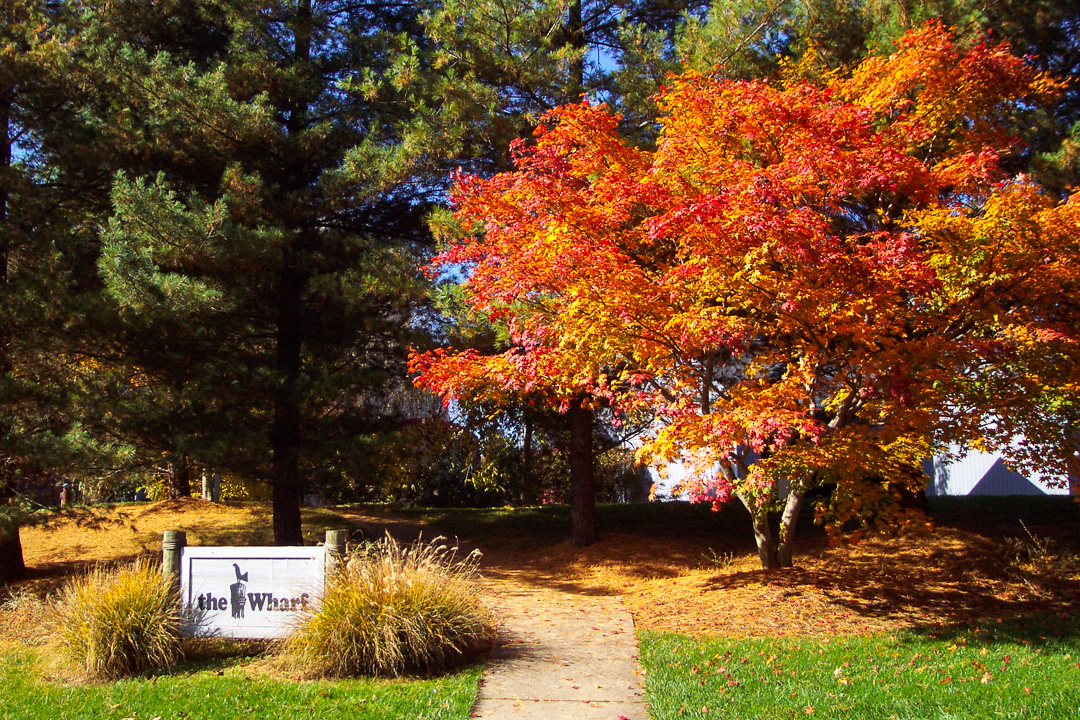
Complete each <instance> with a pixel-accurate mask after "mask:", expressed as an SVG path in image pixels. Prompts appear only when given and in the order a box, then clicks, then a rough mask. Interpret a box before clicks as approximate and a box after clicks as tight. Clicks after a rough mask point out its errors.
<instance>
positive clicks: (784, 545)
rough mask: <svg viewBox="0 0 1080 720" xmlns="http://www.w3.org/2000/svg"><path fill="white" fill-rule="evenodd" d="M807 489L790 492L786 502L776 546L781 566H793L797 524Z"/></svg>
mask: <svg viewBox="0 0 1080 720" xmlns="http://www.w3.org/2000/svg"><path fill="white" fill-rule="evenodd" d="M804 497H806V491H805V490H799V491H795V490H791V491H789V492H788V496H787V502H785V503H784V514H783V515H781V516H780V542H779V543H778V544H777V546H776V556H777V560H778V561H779V563H780V567H792V566H793V562H792V555H793V554H794V552H795V547H794V546H795V526H796V525H798V522H799V511H800V510H801V509H802V503H803V498H804Z"/></svg>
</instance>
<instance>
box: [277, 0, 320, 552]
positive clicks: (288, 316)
mask: <svg viewBox="0 0 1080 720" xmlns="http://www.w3.org/2000/svg"><path fill="white" fill-rule="evenodd" d="M311 24H312V10H311V0H300V2H299V3H297V9H296V23H295V30H294V32H295V44H294V50H295V53H294V58H295V62H296V64H297V65H300V66H305V67H306V66H310V64H311ZM308 102H309V100H308V99H307V98H305V97H302V96H300V97H296V98H295V99H294V100H293V101H292V102H291V103H289V105H288V106H287V116H286V119H285V129H286V132H287V133H288V135H289V138H290V139H292V140H295V142H296V145H295V146H294V147H293V148H292V152H291V153H290V157H288V158H287V159H286V163H285V165H286V167H285V187H284V188H283V189H284V191H285V193H286V197H288V196H289V195H290V194H295V193H298V192H299V191H301V190H302V189H303V188H304V187H305V186H306V185H307V176H308V173H309V168H308V163H307V162H306V160H305V155H304V152H305V151H304V149H303V147H302V146H301V145H300V139H299V136H300V134H301V133H302V131H303V129H304V127H305V126H306V124H307V114H308ZM288 201H289V202H292V203H297V202H299V201H298V200H297V199H295V198H291V197H288ZM293 212H294V215H295V216H294V217H293V218H292V222H291V223H290V225H292V227H293V229H294V230H295V232H296V236H295V237H294V238H292V240H291V244H290V246H289V247H287V248H286V250H285V257H284V259H283V266H282V269H281V272H280V273H279V275H278V298H277V311H278V316H277V328H276V333H275V340H276V343H277V376H278V383H277V387H276V389H275V392H274V423H273V429H272V430H271V432H270V444H271V451H272V453H273V465H272V470H271V473H272V480H271V485H272V494H271V502H272V504H273V514H274V519H273V524H274V544H275V545H303V544H304V536H303V530H302V526H301V519H300V496H301V495H302V492H301V481H300V447H301V431H302V427H301V411H300V397H299V390H300V388H299V386H300V375H301V370H302V368H303V355H302V350H303V338H304V328H303V296H304V287H305V285H306V277H305V275H304V271H303V268H302V257H303V246H304V243H305V238H304V235H305V233H306V232H310V230H308V229H306V228H305V221H304V216H305V212H306V210H305V209H304V208H300V207H294V208H293Z"/></svg>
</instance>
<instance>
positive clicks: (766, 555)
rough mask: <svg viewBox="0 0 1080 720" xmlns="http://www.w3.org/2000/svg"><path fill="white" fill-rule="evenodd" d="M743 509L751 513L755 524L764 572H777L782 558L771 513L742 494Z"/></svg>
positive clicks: (740, 495)
mask: <svg viewBox="0 0 1080 720" xmlns="http://www.w3.org/2000/svg"><path fill="white" fill-rule="evenodd" d="M738 498H739V500H740V501H742V504H743V507H745V508H746V509H747V510H749V511H750V519H751V521H752V522H753V524H754V541H755V542H756V543H757V549H758V558H759V559H760V560H761V568H762V569H763V570H777V569H779V568H780V567H781V565H780V556H779V554H778V552H777V545H776V538H775V537H774V536H773V532H772V528H771V527H770V526H769V513H768V511H766V510H765V509H763V508H757V507H754V506H753V504H752V503H751V502H750V500H749V498H747V497H746V496H745V495H743V494H742V493H738Z"/></svg>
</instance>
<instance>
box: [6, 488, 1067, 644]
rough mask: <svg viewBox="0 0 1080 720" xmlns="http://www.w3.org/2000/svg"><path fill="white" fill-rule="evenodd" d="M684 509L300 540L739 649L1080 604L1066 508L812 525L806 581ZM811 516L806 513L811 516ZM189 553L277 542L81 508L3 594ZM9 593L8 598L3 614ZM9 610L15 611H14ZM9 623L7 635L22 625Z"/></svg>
mask: <svg viewBox="0 0 1080 720" xmlns="http://www.w3.org/2000/svg"><path fill="white" fill-rule="evenodd" d="M740 512H741V511H739V510H737V509H733V510H729V511H725V512H723V513H720V514H714V513H710V512H708V511H707V510H704V509H701V508H693V507H688V506H685V505H681V504H665V505H657V504H652V505H637V506H634V505H623V506H605V507H602V508H601V511H600V528H601V539H600V541H599V542H598V543H596V544H595V545H593V546H591V547H589V548H584V549H579V548H574V547H571V546H570V544H569V543H568V542H567V541H566V540H564V539H563V538H565V537H566V531H567V523H566V512H565V509H563V508H541V509H534V510H523V511H508V510H491V511H485V510H445V511H443V510H440V511H435V510H427V511H409V512H393V511H390V510H388V509H384V508H371V507H360V506H358V507H346V508H337V509H305V514H304V527H305V535H306V537H307V538H308V540H309V541H310V542H318V541H319V540H321V538H322V537H323V532H324V531H325V530H326V529H328V528H334V527H343V526H344V527H350V528H352V529H354V530H358V531H360V532H358V533H357V534H356V536H357V537H361V536H364V537H368V538H372V539H377V538H378V537H380V536H381V535H382V534H383V533H384V532H385V531H387V530H389V531H390V532H391V533H393V534H394V535H395V536H397V537H399V538H400V539H403V540H406V541H408V540H412V539H414V538H415V537H416V536H417V535H418V534H419V533H421V532H422V533H423V534H424V536H425V537H432V536H434V535H437V534H445V535H450V536H455V535H456V536H458V537H459V538H460V540H461V541H462V544H463V546H464V547H479V548H480V549H481V550H482V551H483V552H484V558H483V562H482V566H481V569H482V571H483V572H484V574H485V576H486V577H487V579H488V580H487V581H488V582H489V583H490V585H491V589H492V590H493V591H495V592H498V590H499V587H500V585H503V584H505V583H517V584H527V585H531V586H535V587H542V588H551V589H565V590H570V591H577V592H586V593H600V594H618V595H622V596H623V597H624V599H625V602H626V603H627V605H628V606H629V608H630V610H631V612H632V613H633V614H634V618H635V621H636V623H637V625H638V627H639V628H641V629H646V630H666V631H677V632H687V633H693V634H720V635H732V636H751V635H753V636H773V637H776V636H789V637H790V636H827V635H833V634H841V635H851V634H866V633H876V632H884V631H892V630H897V629H900V628H905V627H907V628H924V629H925V628H930V629H932V628H938V627H952V626H962V625H967V624H970V623H972V622H975V621H978V622H980V623H985V622H993V621H995V620H999V619H1000V620H1011V619H1015V618H1019V617H1024V616H1046V615H1049V614H1053V613H1061V612H1066V611H1069V610H1071V609H1072V608H1074V607H1075V606H1076V603H1077V601H1078V600H1080V561H1078V560H1077V558H1076V555H1075V554H1074V553H1075V552H1076V550H1077V548H1076V547H1075V546H1072V545H1070V544H1069V543H1070V542H1075V540H1074V539H1077V538H1080V532H1078V530H1080V506H1078V505H1076V504H1074V503H1073V502H1072V501H1071V500H1070V499H1069V498H1035V499H1000V500H999V499H979V498H968V499H956V500H949V501H945V502H939V503H936V504H935V506H934V507H933V511H932V516H933V520H934V523H935V525H934V528H933V530H928V529H923V530H922V531H921V532H913V533H909V534H906V535H903V536H899V537H891V536H887V535H878V534H868V535H866V537H865V538H863V539H862V540H861V541H860V542H857V543H854V544H853V543H841V544H838V545H835V546H830V545H829V543H828V542H827V541H826V538H825V537H824V535H823V534H822V533H821V531H820V530H819V529H818V528H816V527H815V526H813V524H812V523H811V522H809V518H807V522H804V523H803V524H802V526H801V527H800V529H799V532H800V537H801V538H802V539H801V541H800V551H799V553H798V555H797V557H796V563H797V564H798V566H799V567H797V568H796V569H794V570H788V571H781V572H774V573H765V572H763V571H761V570H760V569H758V565H757V559H756V555H755V554H754V550H753V546H752V544H751V543H750V533H749V527H748V525H746V522H747V521H746V518H745V517H744V516H743V515H741V514H740ZM808 515H809V513H808ZM168 529H182V530H186V531H187V532H188V542H189V544H191V545H225V544H266V543H269V542H270V511H269V507H268V506H267V505H265V504H258V503H238V504H228V505H213V504H211V503H207V502H204V501H201V500H177V501H168V502H163V503H154V504H144V505H120V506H115V507H111V508H95V509H86V510H79V511H75V512H71V513H66V514H65V515H63V516H58V517H57V518H56V519H55V520H54V521H53V522H51V523H50V524H49V525H48V526H47V527H44V528H26V529H24V530H23V546H24V550H25V557H26V562H27V565H28V566H29V567H30V569H31V572H30V578H29V579H28V580H27V581H26V582H24V583H21V584H20V585H17V586H16V587H15V588H12V589H9V590H8V591H7V592H8V593H12V592H15V593H18V592H33V593H39V594H40V593H43V592H47V591H49V590H51V589H53V588H55V587H56V586H58V585H59V583H60V582H62V580H63V579H64V577H66V576H67V575H68V574H70V573H72V572H75V571H77V570H79V569H81V568H85V567H88V566H90V565H92V564H93V563H95V562H99V561H112V560H122V559H128V558H131V557H137V556H140V555H156V554H157V553H159V552H160V544H161V534H162V532H164V531H165V530H168ZM3 594H4V591H0V602H2V601H3V599H4V598H3V597H2V596H3ZM9 605H13V607H14V608H17V607H18V604H11V603H9ZM16 614H17V610H15V609H8V610H4V611H0V623H3V624H6V625H7V626H8V628H9V631H10V628H11V626H12V625H19V624H22V623H23V622H25V620H26V618H18V617H16Z"/></svg>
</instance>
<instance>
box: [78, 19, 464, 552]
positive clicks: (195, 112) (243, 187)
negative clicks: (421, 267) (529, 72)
mask: <svg viewBox="0 0 1080 720" xmlns="http://www.w3.org/2000/svg"><path fill="white" fill-rule="evenodd" d="M148 7H149V6H145V7H143V8H142V9H143V10H144V11H146V12H150V10H148V9H147V8H148ZM195 10H197V11H198V12H197V14H196V15H195V16H191V14H190V13H189V15H188V17H187V18H186V22H188V23H191V24H195V25H196V26H198V27H202V28H204V29H205V31H206V33H207V35H208V36H209V37H213V38H220V39H221V43H220V45H219V46H208V48H197V47H196V48H191V47H187V46H184V45H181V47H180V48H178V49H177V48H173V46H172V45H171V44H170V43H171V42H172V40H169V37H166V39H167V40H169V42H164V43H154V42H150V41H149V39H143V40H139V38H138V36H137V35H136V36H132V35H127V36H125V34H124V33H120V34H119V35H117V34H116V33H115V32H114V31H112V30H111V29H110V28H109V26H108V22H115V17H111V16H109V15H108V14H107V13H105V14H99V18H101V19H102V21H101V22H99V23H98V24H97V25H96V26H94V25H91V30H90V33H89V34H88V36H87V37H88V40H87V41H86V48H85V57H84V58H80V59H79V61H78V62H79V64H80V65H81V66H83V67H85V68H87V70H86V72H85V75H84V76H85V83H86V87H88V88H89V87H93V88H94V90H95V91H96V93H95V98H96V101H95V105H94V106H93V107H91V108H90V110H92V111H93V115H92V116H93V117H94V118H95V119H96V121H97V123H99V126H100V127H102V128H107V129H106V130H103V132H104V133H105V134H106V135H108V141H109V142H111V143H113V144H114V145H115V146H116V147H117V148H118V151H117V153H118V155H122V156H123V157H124V162H123V163H119V165H120V167H119V168H118V169H120V170H123V172H121V173H119V174H118V175H116V179H115V182H114V183H113V189H112V196H111V202H112V206H113V215H112V218H111V220H110V223H109V226H108V229H107V231H106V232H105V233H104V235H103V244H102V248H101V255H100V260H99V263H98V267H99V270H100V273H101V277H102V279H103V281H104V283H105V287H106V289H107V295H108V297H109V298H110V299H111V300H112V301H113V302H114V308H115V323H114V328H120V329H121V330H122V332H114V333H113V334H112V335H111V337H110V342H111V343H113V344H114V345H115V357H116V358H117V359H118V360H121V361H122V362H121V363H113V364H112V367H113V368H114V369H115V368H116V367H120V366H122V367H124V368H125V372H124V375H126V376H127V377H128V378H129V382H130V384H131V385H132V387H133V388H135V389H131V390H129V391H127V392H126V393H123V392H117V394H116V398H117V400H118V401H119V400H121V399H123V398H125V397H126V398H128V399H129V400H130V402H131V403H132V404H130V405H129V407H128V409H127V410H126V414H127V416H128V417H129V418H130V419H133V420H134V419H138V418H144V419H146V418H149V417H153V416H152V415H150V414H149V413H148V412H147V408H148V407H150V406H151V405H152V404H153V402H154V400H155V399H165V400H166V401H167V405H168V407H170V408H171V409H172V411H171V412H170V413H168V415H171V417H166V418H162V419H163V420H166V421H167V422H162V423H161V424H160V426H159V427H160V428H161V430H153V429H150V431H149V432H148V433H147V436H152V437H156V438H160V437H161V436H162V435H163V434H164V433H163V432H162V431H163V430H164V429H165V428H171V429H172V431H173V433H174V435H175V437H176V438H177V442H176V444H175V447H173V448H171V449H169V450H168V452H170V453H171V455H172V457H174V458H177V459H178V458H186V459H187V461H188V462H192V463H194V464H196V465H198V464H219V465H222V466H227V467H233V468H236V469H241V470H243V471H244V472H245V473H246V474H248V475H252V476H257V477H269V478H270V481H271V484H272V488H273V506H274V538H275V542H277V543H278V544H298V543H301V542H302V540H303V538H302V534H301V524H300V506H299V501H300V497H301V495H302V493H303V492H304V490H305V488H307V487H309V485H310V479H311V478H312V477H313V476H314V475H315V474H316V473H318V472H333V471H334V465H335V463H336V462H337V458H339V457H341V455H342V453H343V452H347V450H348V448H349V447H350V445H351V443H353V442H354V439H355V438H356V436H357V435H358V434H359V433H360V432H363V431H368V430H372V429H377V428H378V427H379V426H380V424H381V423H383V422H384V420H385V418H384V417H382V416H381V411H380V406H381V405H382V403H381V402H380V401H379V399H380V397H383V396H384V395H386V394H388V393H389V392H390V391H392V389H393V386H394V383H395V382H401V381H402V380H403V379H404V366H403V361H404V357H403V353H404V348H405V346H406V344H407V342H408V339H409V336H410V333H412V332H413V330H412V325H413V323H412V317H413V312H414V305H415V302H416V300H417V299H418V297H419V293H418V289H419V285H418V283H417V281H416V278H415V277H414V267H415V260H414V259H415V256H416V253H417V252H418V251H419V250H420V249H422V247H423V246H424V243H425V242H426V239H425V238H426V235H425V229H424V226H423V222H422V218H423V216H424V214H425V212H426V211H427V209H428V208H429V207H430V205H431V203H432V202H433V199H434V198H435V197H436V194H437V191H438V189H439V187H440V182H441V181H442V175H443V173H444V170H443V169H442V168H441V165H440V163H441V162H442V160H443V158H444V157H445V156H446V155H447V154H448V153H449V152H450V151H452V150H453V149H454V148H455V140H454V138H453V137H452V136H451V134H450V133H451V130H452V128H443V125H444V123H443V120H442V116H441V115H440V112H439V108H438V106H436V105H435V104H434V103H433V102H432V101H431V99H430V98H431V97H433V96H434V90H433V84H432V83H431V82H430V79H431V76H430V74H429V69H430V68H429V66H428V64H427V61H426V56H425V50H424V47H423V43H422V40H421V38H420V26H419V24H418V23H417V18H416V17H415V14H416V11H417V10H416V7H415V6H411V5H375V6H371V5H364V6H359V5H356V4H353V3H349V2H345V1H342V2H326V3H312V2H311V1H310V0H295V1H293V2H285V1H280V2H269V3H263V4H260V5H259V6H255V5H254V4H246V3H245V4H239V5H238V4H232V3H225V2H206V3H201V4H199V5H197V6H195ZM192 12H194V10H193V11H192ZM106 21H108V22H106ZM131 23H132V27H133V28H135V29H136V30H137V29H138V28H139V27H140V21H139V20H138V18H132V19H131ZM177 35H178V36H179V35H180V34H179V33H177ZM181 39H182V36H181ZM208 49H209V54H207V50H208ZM87 115H88V116H90V113H89V111H88V113H87ZM433 173H436V174H434V175H433ZM159 450H165V448H159Z"/></svg>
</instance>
